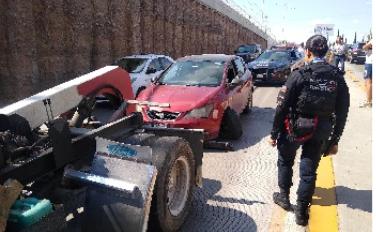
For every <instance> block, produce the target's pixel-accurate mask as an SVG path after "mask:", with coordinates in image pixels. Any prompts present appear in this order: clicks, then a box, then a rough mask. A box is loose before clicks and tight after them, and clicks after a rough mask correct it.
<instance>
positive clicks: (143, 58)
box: [115, 54, 174, 97]
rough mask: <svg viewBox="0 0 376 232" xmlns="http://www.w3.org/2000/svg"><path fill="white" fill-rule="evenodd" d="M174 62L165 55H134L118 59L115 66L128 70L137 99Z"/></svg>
mask: <svg viewBox="0 0 376 232" xmlns="http://www.w3.org/2000/svg"><path fill="white" fill-rule="evenodd" d="M172 63H174V60H173V59H172V58H171V57H169V56H165V55H154V54H147V55H133V56H125V57H122V58H120V59H118V60H117V61H116V62H115V64H116V65H118V66H120V67H121V68H123V69H125V70H127V72H128V73H129V75H130V77H131V82H132V89H133V94H134V95H135V96H136V97H137V96H138V95H139V94H140V92H141V91H142V90H144V89H145V88H146V87H147V86H148V85H149V84H150V80H151V79H152V78H155V77H156V76H158V75H160V74H161V73H162V72H163V71H164V70H165V69H166V68H168V67H169V66H170V65H171V64H172Z"/></svg>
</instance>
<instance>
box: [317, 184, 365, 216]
mask: <svg viewBox="0 0 376 232" xmlns="http://www.w3.org/2000/svg"><path fill="white" fill-rule="evenodd" d="M335 191H336V196H337V200H336V199H335V198H334V197H330V195H331V193H332V192H333V188H329V189H328V188H320V187H317V188H316V189H315V196H317V197H318V199H314V200H313V201H312V205H322V206H330V205H336V204H337V203H338V204H344V205H347V207H349V208H352V209H360V210H362V211H365V212H369V213H371V212H372V190H356V189H351V188H348V187H345V186H337V187H335Z"/></svg>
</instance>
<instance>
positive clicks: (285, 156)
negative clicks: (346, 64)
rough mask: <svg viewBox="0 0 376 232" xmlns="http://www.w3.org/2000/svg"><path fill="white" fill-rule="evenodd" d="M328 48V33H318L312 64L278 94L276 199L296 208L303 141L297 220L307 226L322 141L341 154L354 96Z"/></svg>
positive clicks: (309, 52) (310, 46)
mask: <svg viewBox="0 0 376 232" xmlns="http://www.w3.org/2000/svg"><path fill="white" fill-rule="evenodd" d="M327 51H328V45H327V40H326V38H325V37H323V36H321V35H314V36H312V37H310V38H309V39H308V40H307V42H306V49H305V61H306V63H307V64H306V65H305V66H303V67H301V68H299V69H298V70H296V71H294V72H292V73H291V75H290V76H289V77H288V79H287V82H286V84H285V85H284V86H283V87H282V88H281V90H280V92H279V94H278V97H277V108H276V113H275V117H274V123H273V129H272V131H271V137H270V141H269V142H270V144H271V145H272V146H276V145H277V149H278V162H277V167H278V186H279V189H280V191H279V192H276V193H274V194H273V200H274V202H275V203H276V204H277V205H279V206H281V207H282V208H283V209H285V210H290V209H291V203H290V200H289V196H290V187H291V186H292V176H293V171H292V167H293V165H294V159H295V156H296V151H297V149H298V148H299V147H300V146H302V154H301V157H300V182H299V186H298V191H297V196H298V197H297V206H296V209H295V220H296V223H297V224H298V225H304V226H305V225H307V223H308V218H309V214H308V209H309V206H310V203H311V200H312V196H313V193H314V189H315V181H316V170H317V167H318V164H319V161H320V159H321V154H322V148H323V145H324V143H325V142H327V143H325V144H330V146H329V149H327V150H328V153H329V154H336V153H337V150H338V142H339V140H340V137H341V135H342V132H343V129H344V127H345V123H346V118H347V113H348V108H349V101H350V100H349V91H348V87H347V84H346V82H345V80H344V77H343V74H344V73H343V72H342V71H341V70H339V69H337V68H336V67H334V66H332V65H330V64H328V63H327V62H326V61H325V59H324V57H325V55H326V53H327ZM334 121H335V124H334Z"/></svg>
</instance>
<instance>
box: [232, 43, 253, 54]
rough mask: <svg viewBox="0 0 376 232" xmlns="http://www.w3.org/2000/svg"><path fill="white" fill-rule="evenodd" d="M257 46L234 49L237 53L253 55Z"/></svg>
mask: <svg viewBox="0 0 376 232" xmlns="http://www.w3.org/2000/svg"><path fill="white" fill-rule="evenodd" d="M256 49H257V46H256V45H243V46H240V47H239V48H238V49H236V52H237V53H248V52H251V53H254V52H256Z"/></svg>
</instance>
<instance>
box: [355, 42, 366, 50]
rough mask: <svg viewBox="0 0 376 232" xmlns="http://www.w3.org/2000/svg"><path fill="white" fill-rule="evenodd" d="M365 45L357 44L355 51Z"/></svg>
mask: <svg viewBox="0 0 376 232" xmlns="http://www.w3.org/2000/svg"><path fill="white" fill-rule="evenodd" d="M364 45H365V43H358V44H357V47H356V48H357V49H363V46H364Z"/></svg>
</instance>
